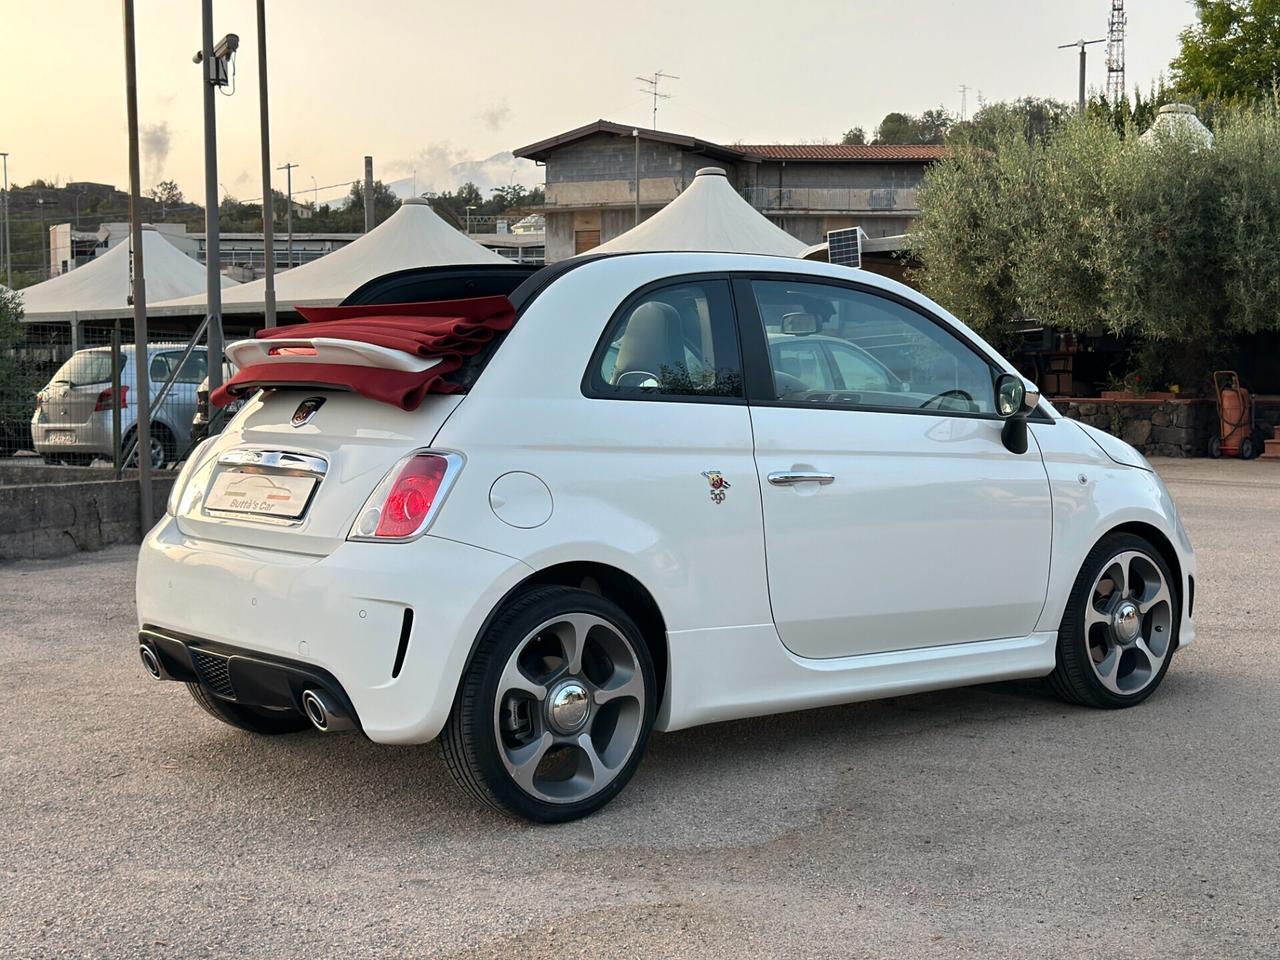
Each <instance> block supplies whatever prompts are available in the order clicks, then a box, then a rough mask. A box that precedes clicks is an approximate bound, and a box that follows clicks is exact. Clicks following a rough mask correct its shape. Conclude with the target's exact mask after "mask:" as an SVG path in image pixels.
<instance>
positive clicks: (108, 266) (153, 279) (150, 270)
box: [18, 227, 236, 323]
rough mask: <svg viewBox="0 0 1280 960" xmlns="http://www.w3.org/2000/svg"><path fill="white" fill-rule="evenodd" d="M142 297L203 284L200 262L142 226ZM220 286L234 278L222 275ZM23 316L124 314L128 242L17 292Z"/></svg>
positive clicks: (179, 293)
mask: <svg viewBox="0 0 1280 960" xmlns="http://www.w3.org/2000/svg"><path fill="white" fill-rule="evenodd" d="M142 255H143V256H142V262H143V270H144V271H145V276H146V281H147V283H146V289H147V300H148V302H153V301H157V300H168V299H171V298H173V297H185V296H189V295H190V294H193V293H195V292H196V291H199V290H204V289H205V272H204V265H203V264H202V263H200V262H199V261H197V260H193V259H192V258H191V257H188V256H187V255H186V254H185V253H183V252H182V251H181V250H179V249H178V248H177V247H175V246H174V245H173V244H171V243H170V242H169V241H168V240H166V239H164V235H163V234H161V233H160V232H158V231H156V230H153V229H150V228H146V227H144V228H143V230H142ZM222 285H223V286H224V287H234V286H236V282H235V281H234V280H229V279H227V278H225V277H224V278H223V279H222ZM18 292H19V294H20V295H21V296H22V307H23V319H24V320H28V321H33V322H39V323H47V322H51V321H71V320H77V319H79V320H95V319H103V318H106V317H119V316H124V315H126V314H127V313H128V311H129V310H130V306H129V244H128V243H118V244H116V245H115V246H114V247H112V248H111V249H110V250H107V251H106V252H105V253H102V254H99V255H98V256H96V257H94V258H93V259H92V260H90V261H89V262H88V263H86V264H85V265H84V266H82V267H76V269H74V270H70V271H68V272H67V273H64V274H61V275H59V276H56V277H54V278H53V279H51V280H45V281H44V282H43V283H36V284H32V285H31V286H29V287H24V288H23V289H22V290H19V291H18Z"/></svg>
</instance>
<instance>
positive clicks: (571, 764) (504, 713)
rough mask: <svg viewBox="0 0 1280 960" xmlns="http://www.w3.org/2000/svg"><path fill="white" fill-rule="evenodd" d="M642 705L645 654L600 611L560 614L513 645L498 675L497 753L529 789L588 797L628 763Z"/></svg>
mask: <svg viewBox="0 0 1280 960" xmlns="http://www.w3.org/2000/svg"><path fill="white" fill-rule="evenodd" d="M645 707H646V704H645V684H644V675H643V672H642V669H641V666H640V660H639V657H638V656H637V655H636V651H635V649H634V648H633V647H632V644H631V642H630V641H629V640H628V639H627V638H626V636H625V635H624V634H623V633H622V631H621V630H619V629H618V628H617V627H616V626H614V625H613V624H612V623H610V622H609V621H608V620H605V619H603V618H601V617H598V616H596V615H594V614H589V613H569V614H564V615H561V616H558V617H556V618H554V619H551V620H548V621H546V622H545V623H542V624H541V625H539V626H538V627H537V628H535V629H534V630H532V631H530V632H529V633H528V634H527V635H526V636H525V637H524V639H523V640H521V641H520V642H519V643H518V644H517V645H516V647H515V650H514V651H513V652H512V654H511V656H510V657H509V658H508V660H507V663H506V666H505V667H504V669H503V671H502V674H501V676H500V678H499V680H498V688H497V693H496V696H495V697H494V713H493V727H494V736H495V738H496V740H497V743H498V752H499V756H500V758H501V760H502V764H503V766H504V767H505V768H506V771H507V773H508V774H509V775H510V776H511V778H512V780H514V781H515V783H516V784H517V785H518V786H519V787H520V789H521V790H523V791H524V792H525V793H527V794H529V795H530V796H532V797H536V798H537V799H539V800H542V801H545V802H548V803H557V804H568V803H577V802H579V801H582V800H586V799H588V798H590V797H592V796H594V795H596V794H597V793H599V792H600V791H601V790H603V789H605V787H607V786H608V785H609V784H610V783H611V782H613V780H614V779H615V778H616V777H617V776H618V774H619V773H620V772H621V771H622V769H623V768H624V767H625V766H626V764H627V761H628V760H629V759H630V757H631V756H632V753H633V752H634V750H635V747H636V744H637V743H638V742H639V740H640V737H641V734H642V732H643V730H644V725H645V719H644V718H645Z"/></svg>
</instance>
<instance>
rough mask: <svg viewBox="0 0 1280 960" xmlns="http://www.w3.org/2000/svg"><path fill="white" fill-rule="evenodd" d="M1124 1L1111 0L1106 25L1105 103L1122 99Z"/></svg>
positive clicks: (1117, 101)
mask: <svg viewBox="0 0 1280 960" xmlns="http://www.w3.org/2000/svg"><path fill="white" fill-rule="evenodd" d="M1124 22H1125V15H1124V0H1111V19H1110V20H1109V21H1108V23H1107V103H1109V104H1111V105H1112V106H1115V105H1116V104H1117V103H1119V102H1120V101H1121V100H1122V99H1124Z"/></svg>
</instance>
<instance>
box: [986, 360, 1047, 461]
mask: <svg viewBox="0 0 1280 960" xmlns="http://www.w3.org/2000/svg"><path fill="white" fill-rule="evenodd" d="M1039 402H1040V391H1039V390H1038V389H1036V386H1035V384H1033V383H1029V382H1027V381H1026V380H1023V379H1022V377H1019V376H1016V375H1014V374H1012V373H1002V374H1000V376H998V377H996V413H998V414H999V415H1000V417H1001V418H1002V419H1003V420H1004V427H1003V429H1001V431H1000V440H1001V442H1003V443H1004V445H1005V449H1007V450H1008V451H1009V452H1010V453H1017V454H1023V453H1026V452H1027V414H1028V413H1030V412H1031V411H1032V410H1034V409H1035V408H1036V404H1038V403H1039Z"/></svg>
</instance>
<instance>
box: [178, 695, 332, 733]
mask: <svg viewBox="0 0 1280 960" xmlns="http://www.w3.org/2000/svg"><path fill="white" fill-rule="evenodd" d="M186 687H187V692H188V693H190V694H191V699H192V700H194V701H195V702H196V703H198V704H200V707H201V708H202V709H203V710H204V712H205V713H207V714H209V716H211V717H213V718H214V719H217V720H221V721H222V722H223V723H225V724H227V725H228V726H232V727H236V728H237V729H239V730H246V731H248V732H249V733H261V734H266V735H268V736H275V735H276V734H281V733H299V732H300V731H303V730H309V729H311V721H310V720H308V719H307V718H306V717H305V716H303V715H302V714H301V713H299V712H297V711H296V710H268V709H267V708H265V707H250V706H247V705H244V704H239V703H232V702H231V701H230V700H223V699H222V698H221V697H217V696H214V695H213V694H212V693H210V692H209V691H208V690H206V689H205V688H204V687H203V686H201V685H200V684H198V683H188V684H187V685H186Z"/></svg>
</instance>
